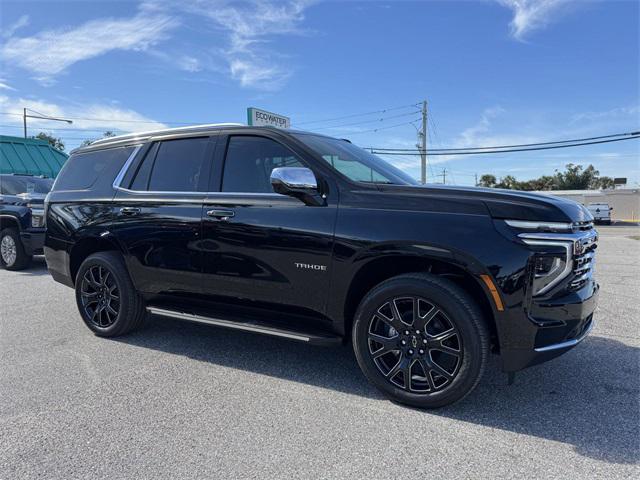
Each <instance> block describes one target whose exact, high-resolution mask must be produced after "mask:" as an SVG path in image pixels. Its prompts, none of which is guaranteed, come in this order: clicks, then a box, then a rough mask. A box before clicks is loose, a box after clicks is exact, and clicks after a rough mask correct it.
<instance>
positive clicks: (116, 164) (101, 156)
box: [55, 147, 135, 190]
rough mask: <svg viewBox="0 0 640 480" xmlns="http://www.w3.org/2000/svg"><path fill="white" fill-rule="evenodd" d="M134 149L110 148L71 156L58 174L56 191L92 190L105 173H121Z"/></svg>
mask: <svg viewBox="0 0 640 480" xmlns="http://www.w3.org/2000/svg"><path fill="white" fill-rule="evenodd" d="M134 148H135V147H122V148H110V149H107V150H98V151H95V152H87V153H78V154H74V155H71V156H70V157H69V159H68V160H67V162H66V163H65V165H64V167H62V170H61V171H60V173H59V174H58V178H57V179H56V182H55V189H56V190H86V189H88V188H91V186H92V185H93V184H94V183H95V182H96V180H97V179H98V178H99V177H100V176H101V175H102V174H103V173H107V172H110V173H113V172H119V171H120V169H121V168H122V166H123V165H124V163H125V162H126V161H127V158H129V156H130V155H131V153H132V152H133V150H134ZM107 167H109V168H107ZM109 177H111V175H109ZM114 178H115V175H114ZM114 178H109V179H108V181H109V182H113V180H114Z"/></svg>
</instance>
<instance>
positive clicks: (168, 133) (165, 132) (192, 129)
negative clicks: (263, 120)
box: [71, 123, 325, 154]
mask: <svg viewBox="0 0 640 480" xmlns="http://www.w3.org/2000/svg"><path fill="white" fill-rule="evenodd" d="M229 128H231V129H237V128H246V129H265V130H273V131H278V132H287V133H306V134H308V133H309V132H304V131H301V130H295V129H290V128H287V129H281V128H277V127H273V126H268V125H265V126H256V125H253V126H251V125H244V124H242V123H212V124H205V125H191V126H187V127H177V128H165V129H162V130H152V131H149V132H135V133H128V134H126V135H117V136H115V137H107V138H101V139H100V140H96V141H95V142H92V143H91V144H90V145H88V146H85V147H79V148H76V149H75V150H72V151H71V153H72V154H73V153H76V152H79V151H82V152H84V151H87V150H93V149H100V148H105V147H115V146H125V145H130V144H132V143H136V142H146V141H148V140H149V139H160V138H162V139H166V138H167V137H170V138H173V137H180V136H189V135H206V134H207V133H211V132H216V131H219V130H224V129H229ZM313 135H321V136H325V135H322V134H315V133H314V134H313Z"/></svg>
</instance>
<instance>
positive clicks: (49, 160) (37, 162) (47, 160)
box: [0, 135, 68, 178]
mask: <svg viewBox="0 0 640 480" xmlns="http://www.w3.org/2000/svg"><path fill="white" fill-rule="evenodd" d="M67 157H68V155H67V154H66V153H64V152H61V151H59V150H56V149H55V148H53V147H52V146H51V145H49V142H47V141H46V140H39V139H36V138H22V137H10V136H7V135H0V173H23V174H27V175H43V176H45V177H50V178H55V177H56V175H58V172H59V171H60V169H61V168H62V166H63V165H64V162H66V161H67Z"/></svg>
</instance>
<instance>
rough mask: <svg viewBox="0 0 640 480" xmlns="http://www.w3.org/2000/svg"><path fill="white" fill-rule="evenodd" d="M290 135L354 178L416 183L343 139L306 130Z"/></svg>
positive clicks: (365, 180) (357, 179)
mask: <svg viewBox="0 0 640 480" xmlns="http://www.w3.org/2000/svg"><path fill="white" fill-rule="evenodd" d="M293 135H294V136H295V137H296V138H298V139H299V140H300V141H302V142H303V143H306V144H307V146H309V147H310V148H311V149H312V150H314V151H315V152H317V153H318V154H319V155H320V156H321V157H322V158H323V159H324V160H325V161H326V162H327V163H328V164H329V165H331V166H332V167H333V168H335V169H336V170H337V171H339V172H340V173H341V174H343V175H344V176H345V177H348V178H349V179H351V180H354V181H356V182H367V183H396V184H400V185H416V184H417V182H416V181H415V180H414V179H413V178H411V177H410V176H409V175H407V174H406V173H404V172H403V171H401V170H399V169H397V168H396V167H394V166H393V165H391V164H389V163H387V162H385V161H384V160H382V159H381V158H380V157H377V156H375V155H373V154H371V153H369V152H367V151H366V150H363V149H361V148H360V147H356V146H355V145H353V144H352V143H350V142H347V141H345V140H338V139H337V138H330V137H324V136H320V135H313V134H306V133H296V134H293Z"/></svg>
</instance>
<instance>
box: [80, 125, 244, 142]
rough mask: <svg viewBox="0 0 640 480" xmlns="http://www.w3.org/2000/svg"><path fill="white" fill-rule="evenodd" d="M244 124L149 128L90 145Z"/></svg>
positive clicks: (104, 139) (103, 139) (107, 138)
mask: <svg viewBox="0 0 640 480" xmlns="http://www.w3.org/2000/svg"><path fill="white" fill-rule="evenodd" d="M244 126H245V125H243V124H242V123H205V124H202V125H190V126H188V127H175V128H162V129H158V130H149V131H146V132H133V133H127V134H125V135H116V136H115V137H106V138H101V139H100V140H96V141H95V142H92V143H91V145H100V144H102V143H110V142H113V141H118V140H124V139H127V138H135V137H149V136H152V135H156V134H161V133H162V134H164V133H171V132H178V131H182V132H189V131H190V130H196V129H201V128H211V127H244Z"/></svg>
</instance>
